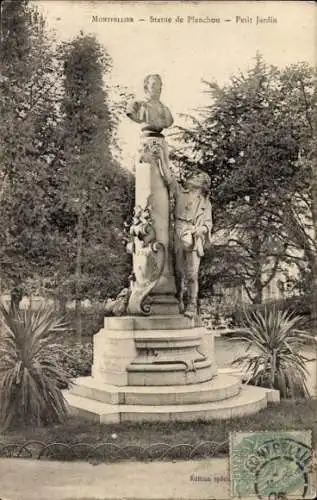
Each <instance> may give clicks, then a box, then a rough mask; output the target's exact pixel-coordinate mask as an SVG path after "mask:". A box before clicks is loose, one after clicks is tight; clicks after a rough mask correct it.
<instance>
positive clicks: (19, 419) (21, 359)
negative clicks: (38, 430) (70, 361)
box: [0, 304, 70, 428]
mask: <svg viewBox="0 0 317 500" xmlns="http://www.w3.org/2000/svg"><path fill="white" fill-rule="evenodd" d="M0 314H1V332H0V349H1V357H0V375H1V376H0V417H1V426H2V427H4V428H7V427H9V426H12V425H18V424H20V425H21V424H22V425H24V424H27V423H29V424H33V425H45V424H48V423H52V422H60V421H62V420H63V419H64V418H65V417H66V415H67V407H66V403H65V401H64V398H63V395H62V392H61V388H62V387H66V386H68V384H69V381H70V374H69V372H67V371H66V370H65V369H64V368H63V367H62V364H61V361H60V359H61V356H62V355H63V353H64V347H63V344H62V339H63V334H65V331H66V325H65V324H64V323H63V320H62V319H61V318H58V317H57V316H56V312H55V311H54V310H49V309H44V308H41V309H39V310H38V311H31V310H30V309H27V310H13V311H12V310H7V309H6V308H5V306H3V305H2V304H0Z"/></svg>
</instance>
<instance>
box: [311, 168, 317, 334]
mask: <svg viewBox="0 0 317 500" xmlns="http://www.w3.org/2000/svg"><path fill="white" fill-rule="evenodd" d="M311 211H312V223H313V228H314V235H315V242H316V238H317V167H316V165H313V166H312V182H311ZM311 273H312V276H311V283H312V298H311V319H312V328H313V330H314V334H315V335H317V255H316V251H315V252H312V261H311Z"/></svg>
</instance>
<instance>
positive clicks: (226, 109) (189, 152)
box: [176, 55, 313, 302]
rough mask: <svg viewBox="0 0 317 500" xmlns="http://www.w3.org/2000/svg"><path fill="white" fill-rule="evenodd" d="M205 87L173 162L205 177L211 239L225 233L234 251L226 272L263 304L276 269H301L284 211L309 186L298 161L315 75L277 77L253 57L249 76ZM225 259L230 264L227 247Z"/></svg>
mask: <svg viewBox="0 0 317 500" xmlns="http://www.w3.org/2000/svg"><path fill="white" fill-rule="evenodd" d="M206 85H207V93H208V94H209V96H210V105H209V106H206V107H205V108H204V109H203V110H202V112H201V115H200V116H199V119H195V120H194V122H193V126H192V127H191V128H187V129H186V128H183V129H180V131H179V132H180V138H181V140H182V142H183V144H185V146H186V149H183V151H179V152H178V154H177V155H176V158H177V161H178V164H179V165H180V167H181V168H183V169H185V170H186V169H191V168H195V167H200V168H202V169H203V170H205V171H207V172H208V173H209V174H210V176H211V179H212V198H213V204H214V208H215V210H214V211H215V223H216V224H215V232H217V230H218V229H221V231H223V230H224V229H226V231H227V232H228V233H229V234H230V238H229V239H230V242H231V244H232V243H235V248H236V250H237V251H236V258H235V259H234V260H233V261H232V260H231V261H229V262H227V265H224V266H223V270H225V269H230V275H231V276H232V275H233V274H235V275H236V276H237V278H238V277H239V278H240V279H241V277H242V280H243V286H244V287H245V289H246V291H247V293H248V296H249V298H250V299H251V300H252V301H254V302H261V300H262V291H263V288H264V287H265V286H266V285H267V284H268V283H269V281H270V280H272V279H273V277H274V276H275V274H276V272H277V271H278V270H279V266H280V264H281V263H282V262H285V261H286V262H293V261H294V262H296V263H299V259H298V255H297V256H296V255H294V252H293V249H294V247H298V243H299V242H298V240H297V241H295V240H294V238H293V236H291V233H290V232H288V231H286V228H285V211H284V206H285V203H289V206H293V205H292V204H293V201H294V196H295V195H296V193H298V192H303V190H305V189H306V191H307V189H308V187H309V176H307V171H308V169H307V168H303V165H302V164H300V163H299V161H298V158H299V154H300V151H301V150H302V149H303V141H304V142H305V140H306V139H307V137H309V134H308V132H309V130H308V128H309V126H308V123H307V117H306V115H307V110H306V109H305V106H303V96H302V92H303V90H302V89H303V88H304V89H305V92H306V93H307V95H309V96H310V98H309V104H308V106H311V102H310V99H311V96H312V88H313V69H312V68H310V67H309V66H307V65H305V64H298V65H294V66H291V67H289V68H285V69H283V70H282V69H278V68H276V67H273V66H269V65H267V64H266V63H265V62H264V61H263V59H262V57H261V56H260V55H257V57H256V61H255V65H254V67H253V68H251V69H250V70H249V71H248V72H246V74H239V75H237V76H234V77H232V79H231V80H230V82H229V83H228V84H227V85H225V86H223V87H220V86H219V85H217V84H216V83H215V82H213V83H207V82H206ZM184 151H186V154H184ZM226 255H228V256H230V258H232V247H231V250H230V251H228V252H226V253H225V254H224V257H225V256H226ZM205 264H206V265H205V268H206V267H207V265H208V264H207V263H206V262H205ZM210 265H211V266H212V265H213V263H212V262H209V267H210ZM233 267H234V269H232V268H233ZM263 271H265V273H264V272H263ZM241 275H242V276H241Z"/></svg>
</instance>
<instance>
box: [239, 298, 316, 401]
mask: <svg viewBox="0 0 317 500" xmlns="http://www.w3.org/2000/svg"><path fill="white" fill-rule="evenodd" d="M300 320H301V318H300V317H298V316H294V315H292V314H290V313H289V312H287V311H280V310H278V309H277V308H272V309H268V308H264V311H263V312H259V311H255V312H252V313H248V312H245V313H244V319H243V333H242V335H241V336H239V337H235V339H234V340H237V339H238V340H241V341H243V342H246V343H247V349H246V354H245V355H243V356H240V357H239V358H237V359H235V360H234V361H233V364H238V365H240V366H241V367H242V368H243V370H244V372H245V374H246V376H247V380H248V382H249V383H251V384H253V385H258V386H261V387H268V388H273V389H278V390H279V391H280V396H281V397H282V398H292V399H295V398H308V397H309V391H308V389H307V386H306V379H307V374H308V371H307V367H306V362H307V361H308V358H307V357H306V356H305V355H304V354H303V348H304V347H305V346H307V345H309V344H311V345H312V344H313V343H314V342H315V341H314V338H313V337H312V336H311V335H309V334H308V333H307V332H305V331H303V330H300V329H299V328H298V324H299V322H300Z"/></svg>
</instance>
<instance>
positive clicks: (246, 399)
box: [64, 315, 279, 423]
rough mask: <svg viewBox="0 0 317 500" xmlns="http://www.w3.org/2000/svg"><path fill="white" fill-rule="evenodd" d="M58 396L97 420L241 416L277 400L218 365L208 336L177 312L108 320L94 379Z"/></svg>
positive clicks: (97, 343) (97, 345) (99, 339)
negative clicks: (220, 368) (219, 368)
mask: <svg viewBox="0 0 317 500" xmlns="http://www.w3.org/2000/svg"><path fill="white" fill-rule="evenodd" d="M64 395H65V398H66V401H67V402H68V404H69V407H70V410H71V412H72V413H73V414H76V415H80V416H82V417H84V418H89V419H93V420H95V421H98V422H100V423H106V422H108V423H110V422H123V421H138V422H142V421H155V420H158V421H168V420H171V421H183V420H195V419H204V420H210V419H225V418H233V417H241V416H244V415H250V414H252V413H256V412H257V411H259V410H261V409H262V408H265V407H266V405H267V402H268V401H277V400H278V399H279V393H278V391H272V390H267V389H262V388H259V387H252V386H246V385H243V384H242V382H241V374H240V373H236V372H232V373H228V372H227V373H225V372H224V371H221V370H219V371H217V367H216V364H215V356H214V336H213V334H212V333H210V332H207V330H205V329H204V328H203V327H202V326H201V323H200V321H199V320H198V319H197V318H193V319H189V318H185V317H184V316H181V315H174V316H173V315H166V316H150V317H133V316H126V317H121V318H115V317H113V318H106V319H105V328H104V329H102V330H101V331H100V332H99V333H98V334H97V335H95V337H94V364H93V368H92V377H84V378H79V379H77V380H76V381H75V384H74V386H73V388H72V389H71V390H70V391H64Z"/></svg>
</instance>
